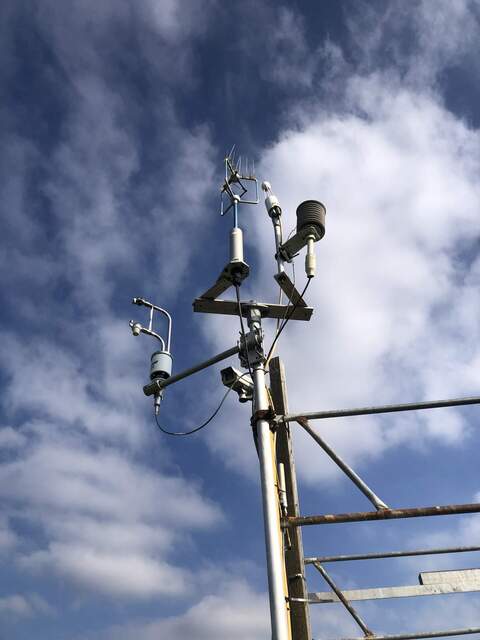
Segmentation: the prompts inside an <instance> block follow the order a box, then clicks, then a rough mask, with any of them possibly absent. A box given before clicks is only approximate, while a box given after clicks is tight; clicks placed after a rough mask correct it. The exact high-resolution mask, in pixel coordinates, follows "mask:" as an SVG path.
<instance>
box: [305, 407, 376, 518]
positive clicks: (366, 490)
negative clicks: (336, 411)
mask: <svg viewBox="0 0 480 640" xmlns="http://www.w3.org/2000/svg"><path fill="white" fill-rule="evenodd" d="M297 422H298V424H299V425H300V426H301V427H303V428H304V429H305V431H306V432H307V433H308V434H309V435H310V436H312V438H313V439H314V440H315V442H316V443H317V444H319V445H320V446H321V447H322V449H323V450H324V451H325V453H326V454H327V455H328V456H329V457H330V458H331V459H332V460H333V461H334V462H335V464H336V465H337V466H338V467H340V469H341V470H342V471H343V473H344V474H345V475H346V476H347V477H348V478H350V480H351V481H352V482H353V484H354V485H355V486H356V487H357V488H358V489H360V491H361V492H362V493H363V495H364V496H365V497H366V498H367V499H368V500H370V502H371V503H372V504H373V506H374V507H375V509H377V510H380V509H388V505H387V504H385V502H383V500H382V499H381V498H379V497H378V496H377V494H376V493H375V492H374V491H372V489H370V487H369V486H368V485H367V484H366V483H365V482H364V481H363V480H362V479H361V478H360V476H359V475H357V474H356V473H355V471H354V470H353V469H352V468H351V467H349V466H348V464H347V463H346V462H345V461H344V460H342V458H340V456H339V455H338V454H337V453H335V451H334V450H333V449H332V448H331V447H330V446H329V445H328V444H327V443H326V442H325V440H324V439H323V438H322V437H321V436H319V435H318V433H316V432H315V431H314V430H313V429H312V427H311V426H310V425H309V424H308V420H307V419H306V418H298V420H297Z"/></svg>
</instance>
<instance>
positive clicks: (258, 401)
mask: <svg viewBox="0 0 480 640" xmlns="http://www.w3.org/2000/svg"><path fill="white" fill-rule="evenodd" d="M253 385H254V413H255V412H257V411H263V410H267V409H268V407H269V403H268V396H267V389H266V387H265V370H264V366H263V363H259V364H256V365H254V366H253ZM256 429H257V437H258V458H259V462H260V480H261V486H262V501H263V517H264V525H265V546H266V553H267V572H268V590H269V595H270V618H271V624H272V640H289V635H290V634H289V627H288V620H287V608H286V599H285V597H286V594H285V591H284V579H283V545H282V534H281V530H280V520H279V512H278V497H277V489H276V486H275V464H274V452H273V447H272V437H271V432H270V425H269V423H268V422H267V421H266V420H258V421H257V423H256Z"/></svg>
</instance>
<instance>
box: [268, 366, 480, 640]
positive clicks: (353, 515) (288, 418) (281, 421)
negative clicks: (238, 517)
mask: <svg viewBox="0 0 480 640" xmlns="http://www.w3.org/2000/svg"><path fill="white" fill-rule="evenodd" d="M270 385H271V396H272V401H273V405H274V412H275V417H274V418H273V420H272V426H273V428H275V429H276V432H277V451H276V453H277V465H279V464H283V465H284V466H285V470H286V474H285V475H286V486H285V490H286V492H287V496H288V506H287V513H286V514H285V513H284V514H283V517H282V518H281V527H282V529H283V531H284V535H285V540H286V543H285V566H286V575H287V584H288V595H287V599H288V603H289V605H290V618H291V629H292V638H293V639H294V640H312V633H311V627H310V615H309V606H310V605H311V604H317V603H326V602H339V603H341V604H342V605H343V607H344V608H345V610H346V611H347V612H348V613H349V614H350V616H351V617H352V619H353V620H354V621H355V623H356V624H357V625H358V627H359V628H360V629H361V631H362V633H363V636H362V637H359V638H342V639H338V640H362V638H374V639H375V640H414V639H416V638H418V639H423V638H442V637H450V636H460V635H468V634H474V633H480V626H478V627H466V628H460V629H447V630H442V631H426V632H422V631H419V632H415V633H403V634H394V635H376V634H375V633H374V632H373V631H372V630H371V629H370V628H369V627H368V626H367V624H366V622H365V621H364V620H363V619H362V618H361V617H360V615H359V614H358V612H357V611H356V609H355V608H354V607H353V605H352V600H366V599H374V600H377V599H380V598H397V597H415V596H424V595H443V594H445V593H466V592H474V591H480V575H479V574H480V571H479V570H477V569H471V570H468V569H467V570H463V571H450V572H430V573H425V574H420V576H419V578H420V585H416V586H398V587H386V588H381V587H380V588H371V589H357V590H342V589H341V588H340V587H339V586H338V585H337V584H336V583H335V581H334V580H333V579H332V577H331V575H330V574H329V573H328V572H327V570H326V569H325V567H324V564H327V563H334V562H345V561H357V560H374V559H380V558H401V557H408V556H423V555H439V554H447V553H451V554H454V553H468V552H474V551H480V546H476V545H472V546H462V547H444V548H430V549H413V550H404V551H387V552H378V553H375V552H373V553H363V554H347V555H334V556H315V557H304V554H303V544H302V536H301V528H302V527H304V526H311V525H326V524H341V523H349V522H367V521H373V520H375V521H376V520H397V519H405V518H419V517H431V516H444V515H455V514H471V513H480V504H479V503H469V504H451V505H438V506H429V507H408V508H401V509H399V508H395V509H392V508H390V507H389V506H388V505H387V504H386V503H385V502H384V501H383V500H382V499H381V498H380V497H379V496H378V495H377V494H376V493H375V492H374V491H373V490H372V489H371V488H370V487H369V486H368V485H367V483H366V482H365V481H364V480H362V478H361V477H360V476H359V475H358V474H357V473H356V472H355V471H354V470H353V469H352V468H351V467H350V465H348V464H347V462H345V460H343V459H342V458H341V457H340V456H339V455H338V454H337V453H336V452H335V451H334V449H333V448H332V447H331V446H330V445H328V444H327V443H326V442H325V440H324V439H323V438H322V437H321V436H320V435H319V434H318V433H317V432H316V431H315V430H314V429H313V428H312V427H311V426H310V423H309V421H310V420H324V419H332V418H340V417H354V416H361V415H378V414H384V413H394V412H400V411H418V410H427V409H436V408H442V407H455V406H466V405H476V404H480V397H478V396H476V397H468V398H453V399H449V400H435V401H428V402H416V403H403V404H390V405H382V406H372V407H360V408H352V409H339V410H331V411H317V412H309V413H289V412H288V404H287V394H286V380H285V369H284V366H283V363H282V362H281V360H280V359H279V358H278V357H277V358H273V359H272V361H271V363H270ZM291 423H297V424H298V425H300V426H301V427H302V429H303V430H304V431H305V432H306V433H308V434H309V435H310V436H311V437H312V439H313V440H315V442H317V444H318V445H319V446H320V447H321V448H322V449H323V451H324V452H325V453H326V454H327V455H328V456H329V457H330V458H331V459H332V460H333V462H334V463H335V464H336V465H337V466H338V467H339V468H340V470H341V471H342V472H343V473H344V474H345V475H346V476H347V477H348V478H349V479H350V480H351V481H352V483H353V484H355V486H356V487H357V488H358V489H359V490H360V491H361V492H362V493H363V494H364V495H365V497H366V498H367V499H368V500H369V501H370V502H371V503H372V505H373V506H374V507H375V511H365V512H349V513H336V514H320V515H301V514H300V508H299V498H298V489H297V481H296V474H295V462H294V455H293V445H292V438H291V431H290V425H291ZM307 565H313V566H314V567H315V568H316V569H317V571H318V572H319V573H320V575H321V576H322V577H323V579H324V580H325V582H326V583H327V584H328V586H329V587H330V589H331V592H324V593H308V591H307V586H306V578H305V567H306V566H307ZM471 572H473V574H474V575H473V577H472V573H471ZM436 573H438V574H445V573H448V574H451V575H449V576H448V580H449V582H447V583H442V582H439V581H438V580H442V579H444V578H443V577H442V576H440V578H439V577H438V576H435V575H434V574H436ZM425 581H426V582H427V583H425Z"/></svg>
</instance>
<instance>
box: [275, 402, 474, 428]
mask: <svg viewBox="0 0 480 640" xmlns="http://www.w3.org/2000/svg"><path fill="white" fill-rule="evenodd" d="M468 404H480V397H479V396H475V397H472V398H453V399H452V400H433V401H429V402H411V403H408V404H385V405H382V406H379V407H360V408H357V409H337V410H333V411H314V412H310V413H290V414H288V415H286V416H278V417H277V420H284V421H285V422H294V421H296V420H298V418H306V419H307V420H323V419H325V418H346V417H348V416H369V415H372V414H376V413H395V412H397V411H419V410H421V409H440V408H442V407H459V406H463V405H468Z"/></svg>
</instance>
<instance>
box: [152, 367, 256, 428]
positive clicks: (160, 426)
mask: <svg viewBox="0 0 480 640" xmlns="http://www.w3.org/2000/svg"><path fill="white" fill-rule="evenodd" d="M246 375H248V372H245V373H242V375H241V376H237V377H236V378H235V380H234V381H233V382H232V384H230V385H229V386H228V389H227V390H226V391H225V393H224V394H223V398H222V399H221V401H220V404H219V405H218V407H217V408H216V409H215V411H214V412H213V413H212V415H211V416H210V417H209V418H208V420H205V422H204V423H203V424H201V425H200V426H199V427H195V429H192V430H191V431H168V430H167V429H164V428H163V427H162V425H161V424H160V423H159V421H158V415H157V414H156V413H154V415H155V422H156V423H157V427H158V428H159V429H160V431H161V432H162V433H165V434H166V435H168V436H190V435H192V433H196V432H197V431H200V429H203V428H204V427H206V426H207V425H208V424H209V423H210V422H211V421H212V420H213V419H214V418H215V416H216V415H217V413H218V412H219V411H220V409H221V408H222V406H223V403H224V402H225V400H226V399H227V396H228V394H229V393H230V391H231V390H232V389H233V386H234V385H235V384H236V382H238V380H240V379H241V378H243V377H244V376H246Z"/></svg>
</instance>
